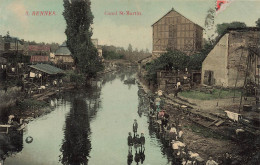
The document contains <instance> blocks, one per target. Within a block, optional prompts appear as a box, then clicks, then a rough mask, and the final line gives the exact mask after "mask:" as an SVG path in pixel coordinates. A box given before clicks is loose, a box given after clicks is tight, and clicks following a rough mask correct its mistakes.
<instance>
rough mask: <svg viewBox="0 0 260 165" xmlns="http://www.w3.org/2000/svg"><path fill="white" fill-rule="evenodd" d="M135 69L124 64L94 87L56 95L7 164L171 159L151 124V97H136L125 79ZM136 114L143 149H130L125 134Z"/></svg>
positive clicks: (158, 161) (92, 163) (135, 89)
mask: <svg viewBox="0 0 260 165" xmlns="http://www.w3.org/2000/svg"><path fill="white" fill-rule="evenodd" d="M135 73H136V72H135V71H129V69H126V70H123V71H119V72H117V73H111V74H106V75H104V79H103V78H102V80H100V82H93V83H94V84H96V85H95V86H94V87H92V88H90V87H88V88H87V89H81V90H80V91H73V92H67V93H63V94H61V96H60V97H59V99H57V100H56V99H55V98H52V101H51V100H50V105H52V107H53V108H54V109H55V110H54V111H53V112H51V113H49V114H47V115H46V116H42V117H40V118H37V119H35V120H34V121H32V122H30V123H29V124H28V136H32V137H33V142H32V143H30V144H27V143H24V144H23V145H24V146H23V147H24V148H23V151H22V152H20V153H19V154H16V155H15V156H12V157H9V158H7V159H6V164H17V165H28V164H66V165H67V164H72V165H74V164H75V165H78V164H90V165H96V164H97V165H99V164H100V165H102V164H126V163H127V164H136V163H137V162H138V164H164V165H166V164H169V163H167V158H166V155H164V154H162V150H161V147H163V146H162V144H161V143H160V141H159V139H157V138H156V133H155V131H151V130H148V129H147V128H148V125H149V123H148V118H147V117H146V116H147V113H148V112H149V111H148V105H149V100H147V99H146V98H145V97H143V98H139V97H137V92H138V86H137V85H136V84H132V85H131V89H130V90H129V88H128V86H127V85H126V84H124V80H125V79H128V78H132V77H134V76H135ZM110 82H111V83H110ZM101 96H102V98H101ZM138 100H139V101H138ZM146 104H147V105H146ZM138 105H139V106H138ZM137 111H139V113H140V115H139V114H138V113H137ZM134 119H137V121H138V131H139V133H144V136H145V138H146V143H145V151H144V150H139V149H138V150H136V151H135V150H133V152H131V153H129V152H128V146H127V144H126V139H127V133H128V132H129V131H131V130H132V122H133V120H134ZM149 135H150V136H149ZM24 138H26V137H25V136H24ZM21 139H22V138H21ZM18 148H19V147H18ZM20 150H21V149H20Z"/></svg>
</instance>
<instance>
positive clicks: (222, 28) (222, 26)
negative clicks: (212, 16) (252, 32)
mask: <svg viewBox="0 0 260 165" xmlns="http://www.w3.org/2000/svg"><path fill="white" fill-rule="evenodd" d="M245 27H246V24H245V23H244V22H231V23H222V24H217V29H216V32H217V33H218V35H219V36H220V35H222V34H224V33H225V31H226V30H227V29H228V28H245Z"/></svg>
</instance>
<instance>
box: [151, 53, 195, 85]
mask: <svg viewBox="0 0 260 165" xmlns="http://www.w3.org/2000/svg"><path fill="white" fill-rule="evenodd" d="M189 60H190V57H189V56H187V55H186V54H185V53H183V52H181V51H177V50H175V51H169V52H167V53H165V54H163V55H161V56H160V57H159V58H157V59H155V60H153V61H152V62H151V63H147V64H146V70H147V75H146V79H147V80H149V81H153V82H156V73H157V71H159V70H170V71H171V70H184V69H185V68H187V67H188V65H189Z"/></svg>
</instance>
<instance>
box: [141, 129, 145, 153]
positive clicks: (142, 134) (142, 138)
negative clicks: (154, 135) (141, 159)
mask: <svg viewBox="0 0 260 165" xmlns="http://www.w3.org/2000/svg"><path fill="white" fill-rule="evenodd" d="M140 142H141V150H142V149H144V144H145V137H144V133H141V137H140Z"/></svg>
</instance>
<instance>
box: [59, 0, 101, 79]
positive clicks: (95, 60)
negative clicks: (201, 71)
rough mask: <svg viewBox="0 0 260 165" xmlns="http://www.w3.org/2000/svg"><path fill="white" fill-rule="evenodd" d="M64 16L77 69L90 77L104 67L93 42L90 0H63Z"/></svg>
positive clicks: (68, 40) (68, 39)
mask: <svg viewBox="0 0 260 165" xmlns="http://www.w3.org/2000/svg"><path fill="white" fill-rule="evenodd" d="M63 2H64V4H63V5H64V12H63V16H64V18H65V21H66V23H67V27H66V30H65V34H66V35H67V45H68V48H69V50H70V51H71V53H72V57H73V58H74V60H75V64H76V67H77V70H78V71H79V72H81V73H85V74H87V76H89V77H93V76H95V75H96V73H97V72H98V71H101V70H102V69H103V65H102V63H101V60H100V58H99V57H98V52H97V49H96V48H95V47H94V45H93V43H92V42H91V36H92V28H91V25H92V24H93V18H94V16H93V14H92V12H91V7H90V6H91V2H90V0H63Z"/></svg>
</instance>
